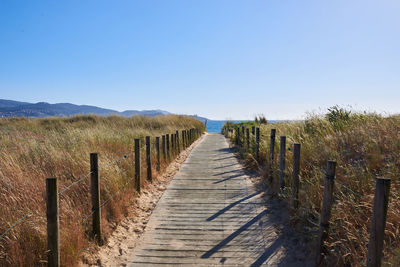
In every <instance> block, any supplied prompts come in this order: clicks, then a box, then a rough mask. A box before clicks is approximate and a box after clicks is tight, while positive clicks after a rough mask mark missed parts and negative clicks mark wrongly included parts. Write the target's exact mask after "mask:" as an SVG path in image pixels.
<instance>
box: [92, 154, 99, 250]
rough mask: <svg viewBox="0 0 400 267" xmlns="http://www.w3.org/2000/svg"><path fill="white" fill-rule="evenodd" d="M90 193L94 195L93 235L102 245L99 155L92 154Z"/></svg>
mask: <svg viewBox="0 0 400 267" xmlns="http://www.w3.org/2000/svg"><path fill="white" fill-rule="evenodd" d="M90 192H91V195H92V212H93V216H92V220H93V225H92V228H93V229H92V233H93V236H94V237H95V239H96V241H97V242H98V243H101V226H100V222H101V220H100V218H101V213H100V182H99V160H98V155H97V153H90Z"/></svg>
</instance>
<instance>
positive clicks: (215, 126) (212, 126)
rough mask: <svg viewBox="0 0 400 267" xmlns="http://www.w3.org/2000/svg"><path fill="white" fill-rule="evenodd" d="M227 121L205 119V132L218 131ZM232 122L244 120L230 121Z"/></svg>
mask: <svg viewBox="0 0 400 267" xmlns="http://www.w3.org/2000/svg"><path fill="white" fill-rule="evenodd" d="M225 122H227V121H212V120H209V121H207V132H209V133H220V132H221V130H222V126H224V124H225ZM232 122H234V123H238V122H244V121H232Z"/></svg>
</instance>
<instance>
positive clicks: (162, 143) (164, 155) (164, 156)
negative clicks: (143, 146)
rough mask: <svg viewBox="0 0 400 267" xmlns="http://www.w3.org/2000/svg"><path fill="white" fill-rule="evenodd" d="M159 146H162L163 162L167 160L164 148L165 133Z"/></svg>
mask: <svg viewBox="0 0 400 267" xmlns="http://www.w3.org/2000/svg"><path fill="white" fill-rule="evenodd" d="M161 138H162V139H161V147H162V153H163V158H164V163H165V162H166V161H167V151H166V150H165V135H163V136H162V137H161Z"/></svg>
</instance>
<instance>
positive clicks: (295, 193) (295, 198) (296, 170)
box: [292, 144, 300, 209]
mask: <svg viewBox="0 0 400 267" xmlns="http://www.w3.org/2000/svg"><path fill="white" fill-rule="evenodd" d="M299 174H300V144H294V149H293V178H292V207H293V208H294V209H297V208H298V207H299V186H300V180H299Z"/></svg>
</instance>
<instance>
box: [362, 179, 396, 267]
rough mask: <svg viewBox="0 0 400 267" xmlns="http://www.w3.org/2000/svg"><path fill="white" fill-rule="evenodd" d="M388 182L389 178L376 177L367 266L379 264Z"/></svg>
mask: <svg viewBox="0 0 400 267" xmlns="http://www.w3.org/2000/svg"><path fill="white" fill-rule="evenodd" d="M390 182H391V180H390V179H387V178H377V179H376V188H375V196H374V210H373V212H372V223H371V230H370V237H369V243H368V257H367V267H373V266H374V267H375V266H378V267H379V266H381V261H382V257H383V238H384V236H385V225H386V214H387V208H388V203H389V192H390Z"/></svg>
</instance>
